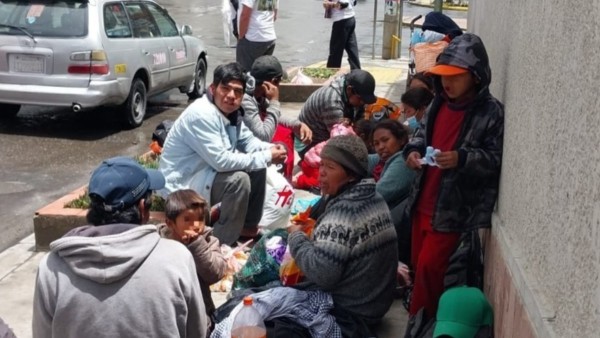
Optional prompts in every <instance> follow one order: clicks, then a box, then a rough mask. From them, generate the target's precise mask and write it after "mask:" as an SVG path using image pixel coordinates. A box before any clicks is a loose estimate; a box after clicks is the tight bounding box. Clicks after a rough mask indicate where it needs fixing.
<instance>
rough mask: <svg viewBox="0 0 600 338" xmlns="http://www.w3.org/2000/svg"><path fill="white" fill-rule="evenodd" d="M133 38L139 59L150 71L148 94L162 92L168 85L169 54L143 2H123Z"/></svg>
mask: <svg viewBox="0 0 600 338" xmlns="http://www.w3.org/2000/svg"><path fill="white" fill-rule="evenodd" d="M124 4H125V9H126V11H127V15H128V16H129V21H130V22H131V27H132V30H133V37H134V39H135V40H136V43H137V45H138V46H139V49H140V53H141V57H142V58H143V59H144V60H145V64H146V65H147V67H148V69H150V85H149V86H148V87H149V88H148V92H149V93H150V94H152V93H155V92H158V91H161V90H164V89H166V88H167V87H168V85H169V53H168V49H167V45H166V44H165V42H164V41H163V39H162V36H161V33H160V30H159V28H158V25H157V24H156V22H155V21H154V18H153V16H152V15H151V14H150V12H149V11H148V9H147V7H146V6H145V4H144V3H143V2H124Z"/></svg>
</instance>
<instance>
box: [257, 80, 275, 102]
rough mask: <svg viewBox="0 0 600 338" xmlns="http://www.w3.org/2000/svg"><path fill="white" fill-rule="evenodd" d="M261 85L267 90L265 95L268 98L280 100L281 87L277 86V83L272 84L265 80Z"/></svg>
mask: <svg viewBox="0 0 600 338" xmlns="http://www.w3.org/2000/svg"><path fill="white" fill-rule="evenodd" d="M261 86H262V87H263V89H264V90H265V97H266V98H267V99H269V101H271V100H277V101H279V88H277V86H276V85H274V84H272V83H271V82H269V81H265V82H263V83H262V85H261Z"/></svg>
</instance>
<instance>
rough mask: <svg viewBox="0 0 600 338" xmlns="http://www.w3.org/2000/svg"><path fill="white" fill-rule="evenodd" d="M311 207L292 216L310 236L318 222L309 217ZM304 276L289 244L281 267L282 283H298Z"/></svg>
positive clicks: (280, 276) (289, 284)
mask: <svg viewBox="0 0 600 338" xmlns="http://www.w3.org/2000/svg"><path fill="white" fill-rule="evenodd" d="M311 209H312V208H311V207H308V208H307V209H306V210H305V211H303V212H300V213H298V214H297V215H296V216H294V217H292V222H295V223H299V224H302V225H303V228H302V231H303V232H304V233H305V234H306V235H308V236H309V237H310V236H311V235H312V231H313V229H314V227H315V223H316V222H315V220H314V219H312V218H310V217H309V215H310V211H311ZM303 277H304V275H303V274H302V271H300V268H299V267H298V265H297V264H296V261H295V260H294V258H293V257H292V255H291V253H290V246H289V245H288V246H287V247H286V251H285V254H284V255H283V261H282V262H281V267H280V268H279V278H280V280H281V283H282V284H283V285H286V286H291V285H296V284H298V283H299V282H300V281H301V280H302V278H303Z"/></svg>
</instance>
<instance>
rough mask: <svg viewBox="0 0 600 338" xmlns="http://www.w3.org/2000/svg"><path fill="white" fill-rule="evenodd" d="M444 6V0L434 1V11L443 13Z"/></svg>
mask: <svg viewBox="0 0 600 338" xmlns="http://www.w3.org/2000/svg"><path fill="white" fill-rule="evenodd" d="M443 4H444V0H434V1H433V11H434V12H440V13H441V12H442V5H443Z"/></svg>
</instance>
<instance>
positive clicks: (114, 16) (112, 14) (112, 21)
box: [104, 3, 131, 38]
mask: <svg viewBox="0 0 600 338" xmlns="http://www.w3.org/2000/svg"><path fill="white" fill-rule="evenodd" d="M104 31H105V32H106V36H108V37H109V38H130V37H131V28H130V26H129V20H128V19H127V14H125V8H123V5H122V4H120V3H111V4H106V5H104Z"/></svg>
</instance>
